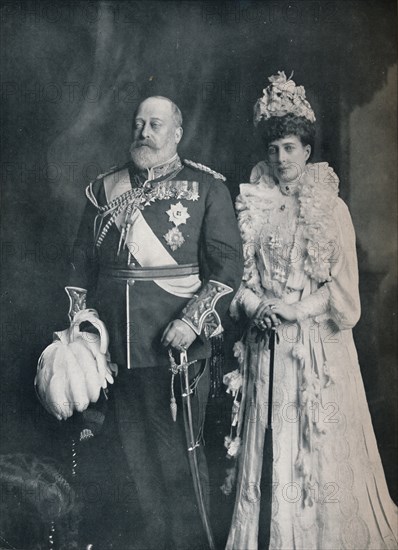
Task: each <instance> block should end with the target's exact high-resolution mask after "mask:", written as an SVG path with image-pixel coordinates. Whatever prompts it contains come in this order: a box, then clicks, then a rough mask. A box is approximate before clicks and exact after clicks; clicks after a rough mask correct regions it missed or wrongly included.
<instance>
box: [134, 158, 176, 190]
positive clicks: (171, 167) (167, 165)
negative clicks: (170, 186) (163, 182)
mask: <svg viewBox="0 0 398 550" xmlns="http://www.w3.org/2000/svg"><path fill="white" fill-rule="evenodd" d="M179 168H182V163H181V160H180V157H179V156H178V154H177V153H176V154H175V155H174V156H173V157H172V158H170V159H169V160H166V162H161V163H160V164H155V166H151V168H146V169H144V170H141V171H138V172H137V176H138V178H139V180H140V182H141V183H142V184H144V183H146V182H148V181H153V180H156V179H159V178H162V177H163V176H167V175H168V174H171V173H173V172H174V171H176V170H178V169H179Z"/></svg>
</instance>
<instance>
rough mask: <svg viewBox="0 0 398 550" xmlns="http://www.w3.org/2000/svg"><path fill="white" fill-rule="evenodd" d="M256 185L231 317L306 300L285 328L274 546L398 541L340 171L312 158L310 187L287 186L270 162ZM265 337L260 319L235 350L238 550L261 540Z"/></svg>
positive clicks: (248, 187) (247, 189)
mask: <svg viewBox="0 0 398 550" xmlns="http://www.w3.org/2000/svg"><path fill="white" fill-rule="evenodd" d="M251 182H252V183H250V184H242V185H241V186H240V195H239V197H238V199H237V205H236V206H237V210H238V218H239V224H240V230H241V234H242V238H243V241H244V254H245V274H244V280H243V283H242V286H241V288H240V290H239V292H238V294H237V295H236V297H235V300H234V302H233V304H232V306H231V312H232V314H233V315H235V316H236V317H240V318H241V319H242V318H243V319H244V318H250V317H251V316H252V315H253V313H254V311H255V310H256V308H257V306H258V305H259V303H260V300H261V298H272V299H274V298H275V297H276V298H279V299H281V300H283V301H284V302H286V303H289V304H296V308H297V314H298V321H297V323H288V322H284V323H282V325H280V326H279V327H278V330H277V334H278V337H277V343H276V347H275V360H274V393H273V419H272V423H273V455H274V462H273V479H272V512H271V518H272V519H271V531H270V548H271V549H272V550H276V549H284V550H289V549H297V550H299V549H300V550H301V549H302V550H304V549H305V550H336V549H340V548H344V549H355V550H359V549H361V550H364V549H375V550H376V549H377V550H379V549H382V548H398V544H397V508H396V506H395V504H394V503H393V501H392V500H391V498H390V496H389V493H388V488H387V485H386V481H385V476H384V472H383V467H382V464H381V460H380V456H379V452H378V449H377V444H376V439H375V435H374V431H373V427H372V422H371V417H370V414H369V409H368V405H367V401H366V395H365V391H364V386H363V382H362V378H361V373H360V367H359V364H358V357H357V352H356V349H355V344H354V341H353V336H352V330H351V329H352V327H353V326H354V325H355V324H356V322H357V321H358V319H359V316H360V302H359V293H358V268H357V260H356V249H355V233H354V229H353V225H352V221H351V217H350V214H349V211H348V208H347V206H346V205H345V204H344V202H343V201H342V200H341V199H340V198H338V178H337V176H336V174H335V173H334V172H333V170H332V169H331V168H330V167H329V166H328V165H327V163H319V164H312V165H307V167H306V172H305V174H304V176H303V177H302V178H301V180H300V183H298V184H294V185H293V186H289V185H279V184H276V183H275V182H274V180H273V179H272V178H271V177H270V176H269V175H268V170H267V165H266V164H265V163H264V162H261V163H259V164H258V165H257V166H256V167H255V168H254V169H253V172H252V176H251ZM260 335H261V332H260V331H259V330H258V329H256V328H255V327H253V325H251V327H249V328H248V330H247V331H246V333H245V335H244V337H243V338H242V340H241V341H240V342H238V343H237V344H236V345H235V355H236V356H237V358H238V361H239V363H240V375H241V376H242V378H241V381H242V387H241V390H240V391H241V401H240V409H239V410H238V411H235V412H236V415H235V416H236V419H235V423H236V421H237V437H236V438H235V439H234V440H233V441H232V446H231V449H233V451H232V452H231V454H234V453H238V467H239V470H238V478H237V495H236V502H235V509H234V513H233V518H232V524H231V529H230V533H229V537H228V542H227V549H228V550H252V549H253V550H254V549H257V546H258V523H259V512H260V497H259V495H260V479H261V468H262V461H263V446H264V434H265V430H266V427H267V410H268V381H269V361H270V351H269V349H268V343H267V338H266V337H264V333H263V336H262V337H261V336H260ZM375 367H376V368H381V367H382V366H380V365H377V366H375ZM235 374H236V373H235ZM240 375H239V376H240ZM235 378H236V377H235ZM235 384H236V380H235ZM232 389H234V388H232ZM235 390H236V387H235ZM235 405H236V408H237V409H238V407H239V400H237V401H236V403H235ZM235 429H236V428H235ZM240 441H241V443H240V447H239V442H240ZM230 443H231V441H230Z"/></svg>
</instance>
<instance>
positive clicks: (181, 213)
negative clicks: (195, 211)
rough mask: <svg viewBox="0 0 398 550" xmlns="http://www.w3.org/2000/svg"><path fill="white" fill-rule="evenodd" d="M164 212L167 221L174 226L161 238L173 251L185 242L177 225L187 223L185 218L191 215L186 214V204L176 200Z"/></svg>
mask: <svg viewBox="0 0 398 550" xmlns="http://www.w3.org/2000/svg"><path fill="white" fill-rule="evenodd" d="M166 214H168V216H169V222H171V223H173V224H174V227H173V228H172V229H170V230H169V231H168V232H167V233H166V234H165V235H163V238H164V239H165V241H166V243H167V244H168V245H169V247H170V248H171V250H173V252H174V251H175V250H177V249H178V248H180V246H182V245H183V244H184V242H185V239H184V236H183V234H182V233H181V231H180V230H179V229H178V226H179V225H181V224H183V223H187V219H188V218H190V217H191V216H190V215H189V214H188V209H187V208H186V206H183V205H182V204H181V203H180V202H177V204H171V205H170V208H169V210H167V212H166Z"/></svg>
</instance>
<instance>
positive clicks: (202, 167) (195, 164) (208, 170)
mask: <svg viewBox="0 0 398 550" xmlns="http://www.w3.org/2000/svg"><path fill="white" fill-rule="evenodd" d="M183 162H184V164H185V165H186V166H191V167H192V168H197V169H198V170H201V171H202V172H205V173H206V174H210V175H211V176H213V177H214V178H217V179H219V180H221V181H227V178H226V177H225V176H223V175H222V174H220V173H219V172H216V171H215V170H212V169H211V168H209V167H208V166H205V165H204V164H200V162H194V161H193V160H189V159H184V160H183Z"/></svg>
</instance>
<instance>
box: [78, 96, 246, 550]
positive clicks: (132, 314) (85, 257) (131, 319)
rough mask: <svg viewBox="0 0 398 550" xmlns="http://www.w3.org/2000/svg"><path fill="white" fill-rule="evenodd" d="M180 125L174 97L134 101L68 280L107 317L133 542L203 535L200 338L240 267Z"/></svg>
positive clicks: (155, 544)
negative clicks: (127, 135) (138, 527)
mask: <svg viewBox="0 0 398 550" xmlns="http://www.w3.org/2000/svg"><path fill="white" fill-rule="evenodd" d="M182 134H183V129H182V116H181V112H180V110H179V109H178V107H177V106H176V105H175V104H174V103H173V102H172V101H170V100H169V99H167V98H164V97H160V96H156V97H150V98H147V99H146V100H145V101H143V102H142V103H141V104H140V105H139V107H138V109H137V111H136V113H135V118H134V126H133V143H132V146H131V158H132V161H131V162H129V163H127V164H126V165H125V166H124V167H122V168H119V169H115V170H112V171H110V172H109V173H107V174H105V175H101V176H99V177H98V178H97V179H96V180H95V181H94V182H93V183H91V184H90V185H89V187H88V188H87V190H86V194H87V198H88V202H87V205H86V208H85V211H84V214H83V219H82V222H81V225H80V228H79V231H78V236H77V241H76V246H75V248H74V258H73V264H72V265H73V271H72V277H71V280H70V282H69V285H70V286H69V287H67V291H68V293H69V295H70V296H71V302H72V303H71V310H72V312H71V315H72V316H73V311H76V310H78V309H79V307H80V304H82V303H84V302H85V299H86V298H87V305H88V306H90V307H93V308H95V309H96V310H97V311H98V312H99V315H100V318H101V319H102V320H103V321H104V322H105V325H106V326H107V328H108V331H109V336H110V354H111V358H112V361H113V362H115V363H117V364H118V366H119V375H118V377H117V379H116V381H115V384H114V388H113V390H112V392H113V395H112V399H113V403H114V406H115V419H116V426H117V431H118V436H119V438H120V441H121V445H122V448H123V451H124V455H125V458H126V461H127V465H128V469H129V474H130V475H131V477H132V478H133V480H134V484H135V486H136V490H137V494H138V500H139V504H140V508H141V511H142V518H143V521H144V523H145V527H146V532H145V535H144V543H143V546H144V544H145V548H156V549H159V548H173V549H177V548H180V549H188V548H189V549H194V548H206V547H208V546H210V547H211V545H212V542H211V534H209V529H207V528H206V518H203V509H206V507H207V499H206V490H205V489H206V471H207V470H206V462H205V459H204V453H203V449H202V446H201V445H200V443H201V437H202V430H203V424H204V418H205V409H206V403H207V396H208V392H209V372H208V371H209V368H208V359H209V357H210V354H211V343H210V339H211V338H212V337H214V336H215V335H218V334H219V333H221V332H222V325H221V320H222V318H223V316H224V315H225V313H226V312H227V309H228V307H229V304H230V302H231V300H232V297H233V295H234V293H235V292H236V290H237V288H238V286H239V283H240V280H241V276H242V255H241V240H240V235H239V232H238V228H237V223H236V220H235V215H234V210H233V206H232V202H231V198H230V195H229V192H228V189H227V187H226V186H225V185H224V183H223V180H224V179H225V178H224V177H223V176H221V175H220V174H217V173H216V172H213V171H212V170H210V169H209V168H207V167H205V166H203V165H200V164H197V163H194V162H192V161H188V160H181V159H180V158H179V156H178V154H177V146H178V144H179V142H180V140H181V138H182ZM92 250H94V253H92ZM86 293H87V297H86ZM170 351H172V353H171V354H170ZM180 360H181V361H182V362H183V363H184V362H185V364H190V366H189V367H187V368H188V373H189V383H190V391H192V393H191V395H190V397H189V398H188V399H189V408H190V412H189V411H188V408H187V407H188V404H187V401H186V400H187V397H186V396H184V397H181V395H183V394H184V393H185V394H186V393H189V391H188V392H186V387H185V386H184V385H183V386H182V389H181V387H180V385H179V374H177V375H176V376H175V379H174V377H173V374H172V372H171V371H170V366H171V365H172V364H173V361H175V363H177V364H179V363H180ZM191 363H192V364H191ZM181 379H182V380H183V379H184V377H183V376H182V377H181ZM184 400H185V401H184ZM183 401H184V404H185V409H184V411H183V403H182V402H183ZM176 409H177V411H176ZM190 414H192V422H191V426H189V422H188V421H189V415H190ZM184 419H185V423H184ZM192 433H193V434H194V441H191V440H190V439H192ZM186 436H188V443H187V438H186ZM188 447H189V450H188ZM198 481H199V482H198ZM195 494H196V497H195ZM201 516H202V518H201ZM132 519H133V518H131V521H132ZM201 519H202V522H201ZM203 526H204V527H203ZM205 532H207V539H206V537H205V535H204V533H205ZM124 544H125V543H124ZM131 547H134V544H133V541H132V546H131ZM123 550H125V549H124V547H123Z"/></svg>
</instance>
